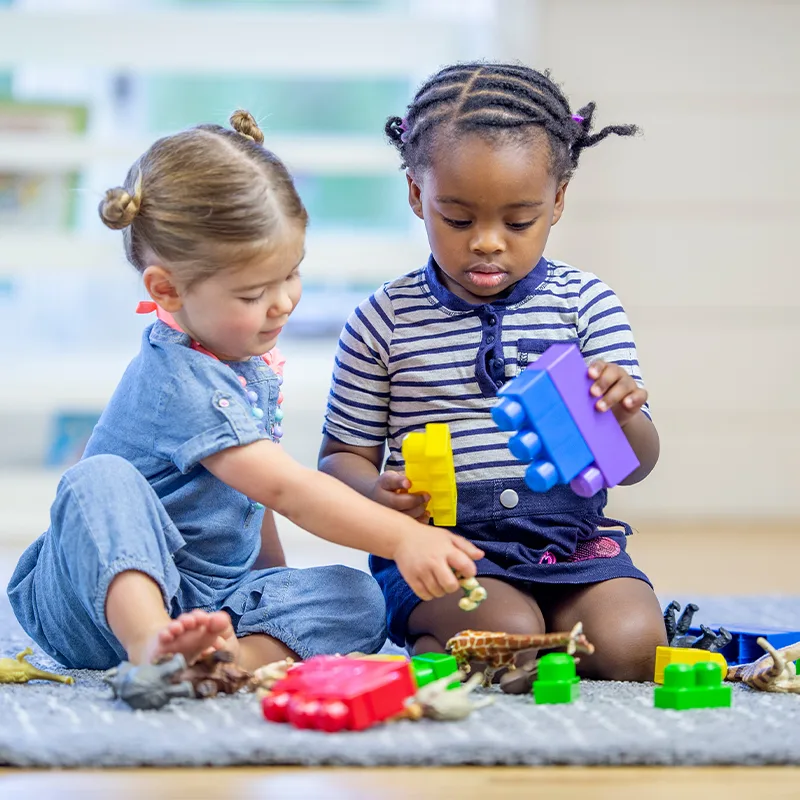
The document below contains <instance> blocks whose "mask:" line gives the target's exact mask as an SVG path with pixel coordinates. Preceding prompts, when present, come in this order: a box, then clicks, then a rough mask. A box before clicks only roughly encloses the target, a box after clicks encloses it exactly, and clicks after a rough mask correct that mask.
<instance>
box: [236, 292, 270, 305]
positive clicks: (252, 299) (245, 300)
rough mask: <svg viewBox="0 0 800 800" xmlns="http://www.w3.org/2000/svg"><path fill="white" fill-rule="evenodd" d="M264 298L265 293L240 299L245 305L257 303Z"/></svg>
mask: <svg viewBox="0 0 800 800" xmlns="http://www.w3.org/2000/svg"><path fill="white" fill-rule="evenodd" d="M263 296H264V292H261V294H259V295H256V296H255V297H240V298H239V299H240V300H241V301H242V302H243V303H257V302H258V301H259V300H260V299H261V298H262V297H263Z"/></svg>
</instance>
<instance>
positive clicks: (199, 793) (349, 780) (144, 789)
mask: <svg viewBox="0 0 800 800" xmlns="http://www.w3.org/2000/svg"><path fill="white" fill-rule="evenodd" d="M637 528H638V529H639V533H638V535H636V536H634V537H633V538H632V539H631V540H630V547H629V550H630V552H631V554H632V555H633V558H634V560H635V561H636V563H637V564H638V565H639V566H640V567H641V568H642V569H643V570H644V571H645V572H646V573H647V574H648V575H649V576H650V577H651V579H652V580H653V582H654V584H655V586H656V589H657V591H658V592H659V593H660V594H662V595H663V594H670V593H675V594H678V593H680V594H684V595H685V594H687V593H688V594H690V595H692V594H694V595H701V594H722V593H725V594H747V595H755V594H800V579H798V564H800V521H795V522H792V521H788V522H770V523H764V522H763V521H759V522H752V523H749V522H743V521H739V522H736V523H731V522H727V523H715V524H711V523H703V524H702V525H698V524H693V525H682V526H675V525H670V526H664V525H657V524H647V523H640V524H639V525H638V526H637ZM16 555H17V554H16V552H15V551H12V550H9V549H2V548H0V580H2V581H3V582H5V579H6V578H7V576H8V574H9V572H10V570H11V568H12V567H13V563H14V562H15V560H16ZM0 724H2V722H1V721H0ZM534 792H535V793H536V795H537V796H538V797H543V798H548V799H549V798H563V797H578V796H583V797H612V796H613V797H614V800H628V799H629V798H630V799H631V800H633V798H635V799H636V800H642V798H644V797H647V798H652V800H661V798H664V800H674V798H675V797H686V798H690V797H702V798H703V800H715V799H716V798H721V799H722V798H724V800H733V799H735V798H747V800H752V798H753V797H757V796H765V797H766V796H768V797H769V798H770V800H777V798H788V797H792V798H797V797H800V768H794V767H792V768H766V767H761V768H758V767H750V768H731V767H720V768H717V767H707V768H661V767H650V768H646V767H645V768H642V767H598V768H563V767H550V768H511V767H508V768H497V767H458V768H446V769H445V768H441V769H420V768H417V769H412V768H384V769H360V770H359V769H341V768H331V769H311V768H309V769H298V768H262V769H254V768H241V769H169V770H155V769H136V770H107V771H100V772H97V771H89V770H87V771H67V772H62V771H58V772H49V771H41V772H32V771H25V770H0V798H2V800H6V798H8V800H12V799H13V800H22V799H23V798H36V800H49V798H51V797H52V798H56V797H57V798H63V800H92V798H114V800H128V799H129V798H131V800H132V799H133V798H143V797H149V798H153V800H162V798H193V800H202V799H203V798H214V800H224V799H225V798H228V797H231V798H236V800H250V798H273V797H274V798H279V799H280V800H287V798H325V799H326V800H327V798H331V799H333V800H339V799H340V798H341V800H345V799H346V800H360V799H361V798H370V800H377V799H378V798H380V800H395V798H397V799H398V800H399V799H400V798H402V800H409V798H414V800H416V798H422V799H423V800H424V799H425V798H447V800H449V799H450V798H457V800H471V799H472V798H476V799H477V798H480V800H490V799H491V800H505V798H511V797H522V796H526V797H527V796H530V795H531V794H532V793H534Z"/></svg>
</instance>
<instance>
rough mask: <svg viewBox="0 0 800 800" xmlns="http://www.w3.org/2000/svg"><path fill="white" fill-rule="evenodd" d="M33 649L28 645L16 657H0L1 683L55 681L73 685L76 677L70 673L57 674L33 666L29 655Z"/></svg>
mask: <svg viewBox="0 0 800 800" xmlns="http://www.w3.org/2000/svg"><path fill="white" fill-rule="evenodd" d="M32 655H33V650H32V649H31V648H30V647H26V648H25V649H24V650H23V651H22V652H21V653H17V655H16V656H15V657H14V658H0V683H27V682H28V681H53V682H55V683H67V684H70V685H72V684H73V683H75V679H74V678H72V677H70V676H69V675H57V674H56V673H55V672H43V671H42V670H40V669H37V668H36V667H34V666H33V664H31V663H30V662H29V661H28V660H27V656H32Z"/></svg>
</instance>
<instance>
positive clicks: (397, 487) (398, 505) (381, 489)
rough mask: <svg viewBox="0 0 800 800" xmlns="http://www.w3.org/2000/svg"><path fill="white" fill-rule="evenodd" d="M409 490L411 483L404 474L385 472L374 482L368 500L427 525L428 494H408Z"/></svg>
mask: <svg viewBox="0 0 800 800" xmlns="http://www.w3.org/2000/svg"><path fill="white" fill-rule="evenodd" d="M410 488H411V481H410V480H409V479H408V478H406V476H405V474H404V473H402V472H393V471H392V470H387V471H386V472H384V473H383V474H382V475H380V477H379V478H378V480H377V481H375V486H374V487H373V489H372V493H371V494H370V499H372V500H374V501H375V502H376V503H380V504H381V505H382V506H387V507H388V508H393V509H394V510H395V511H401V512H402V513H403V514H407V515H408V516H409V517H412V518H413V519H416V520H418V521H419V522H422V523H425V524H427V522H428V520H429V519H430V514H428V512H427V511H426V510H425V506H426V505H427V504H428V501H429V500H430V499H431V497H430V495H428V494H409V493H408V490H409V489H410Z"/></svg>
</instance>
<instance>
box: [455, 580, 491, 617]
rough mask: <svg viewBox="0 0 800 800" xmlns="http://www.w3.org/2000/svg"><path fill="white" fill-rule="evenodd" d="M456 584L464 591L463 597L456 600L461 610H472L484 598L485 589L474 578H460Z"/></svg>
mask: <svg viewBox="0 0 800 800" xmlns="http://www.w3.org/2000/svg"><path fill="white" fill-rule="evenodd" d="M458 585H459V586H460V587H461V589H462V590H463V592H464V597H462V598H461V599H460V600H459V601H458V607H459V608H460V609H461V610H462V611H474V610H475V609H476V608H477V607H478V606H479V605H480V604H481V603H482V602H483V601H484V600H485V599H486V589H484V588H483V586H481V585H480V584H479V583H478V581H477V580H476V579H475V578H461V579H460V580H459V582H458Z"/></svg>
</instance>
